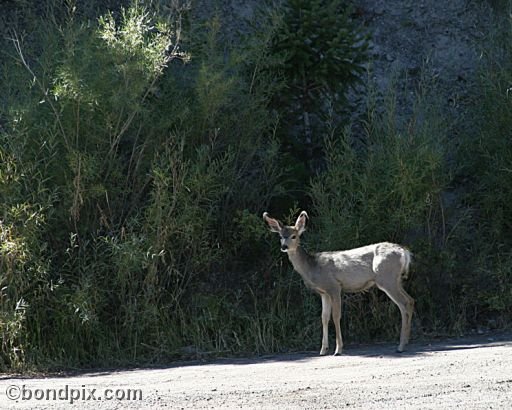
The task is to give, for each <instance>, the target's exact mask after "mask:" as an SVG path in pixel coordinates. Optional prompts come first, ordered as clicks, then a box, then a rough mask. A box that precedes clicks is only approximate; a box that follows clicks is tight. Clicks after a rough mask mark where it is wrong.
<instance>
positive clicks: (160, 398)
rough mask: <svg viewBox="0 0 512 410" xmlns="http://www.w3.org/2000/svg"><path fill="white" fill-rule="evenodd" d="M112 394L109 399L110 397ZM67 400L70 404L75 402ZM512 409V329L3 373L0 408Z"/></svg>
mask: <svg viewBox="0 0 512 410" xmlns="http://www.w3.org/2000/svg"><path fill="white" fill-rule="evenodd" d="M110 398H112V400H109V399H110ZM71 404H72V405H71ZM71 407H72V408H86V409H93V408H94V409H124V408H133V409H138V408H172V409H175V408H176V409H179V408H184V409H200V408H257V409H260V408H268V409H274V408H280V409H299V408H315V409H316V408H319V409H322V408H325V409H327V408H329V409H330V408H350V409H399V408H407V409H456V408H459V409H512V334H510V333H509V334H503V333H502V334H493V335H482V336H477V337H473V338H463V339H451V340H445V341H442V342H432V343H428V342H417V343H413V344H412V345H410V348H409V350H408V351H407V352H405V353H402V354H397V353H394V346H392V345H372V346H347V348H346V350H345V352H344V355H342V356H337V357H334V356H324V357H320V356H318V355H317V354H316V353H312V352H310V353H300V354H287V355H275V356H265V357H259V358H251V359H219V360H216V361H214V362H210V363H202V362H188V363H187V362H184V363H177V364H174V365H171V366H169V367H166V368H158V369H134V370H115V371H98V372H92V373H84V374H78V375H76V374H75V375H64V376H58V377H55V376H52V377H45V378H16V377H11V376H5V375H4V376H2V377H0V408H2V409H4V408H10V409H43V408H71Z"/></svg>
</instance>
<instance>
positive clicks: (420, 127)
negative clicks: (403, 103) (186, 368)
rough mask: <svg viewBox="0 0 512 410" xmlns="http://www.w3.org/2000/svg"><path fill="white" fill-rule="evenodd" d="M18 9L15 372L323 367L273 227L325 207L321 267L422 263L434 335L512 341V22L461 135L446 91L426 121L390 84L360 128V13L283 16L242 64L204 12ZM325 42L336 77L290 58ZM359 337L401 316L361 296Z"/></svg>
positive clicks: (0, 330) (317, 225)
mask: <svg viewBox="0 0 512 410" xmlns="http://www.w3.org/2000/svg"><path fill="white" fill-rule="evenodd" d="M84 3H85V2H84ZM21 6H23V7H21ZM324 6H326V7H324ZM331 8H332V9H331ZM0 10H1V11H2V13H1V14H2V16H3V18H4V19H5V21H4V23H5V24H3V28H2V31H3V32H2V34H3V40H2V50H3V52H2V59H1V67H0V70H1V80H0V81H1V85H2V90H3V93H2V95H1V96H0V335H1V346H0V368H1V369H2V370H24V369H27V368H39V369H44V368H59V367H69V366H80V367H89V366H100V365H107V364H120V363H125V364H127V363H132V364H133V363H154V362H162V361H166V360H171V359H173V358H176V357H184V356H185V357H187V356H189V355H193V356H195V355H198V354H205V353H204V352H210V353H218V352H222V353H223V354H226V353H229V354H234V353H252V352H269V351H285V350H288V349H304V348H311V347H316V345H317V344H318V341H319V340H320V327H319V320H318V316H319V301H318V300H317V298H316V296H315V295H312V294H310V293H309V291H308V290H306V289H305V287H304V286H303V285H302V283H301V281H300V278H299V276H298V275H297V274H295V273H294V272H292V270H291V266H290V264H289V263H288V261H287V260H286V259H285V258H283V256H282V255H281V254H280V252H279V247H278V245H277V243H275V242H274V240H273V239H275V238H273V237H272V236H271V235H270V234H269V233H268V232H267V229H266V227H265V225H264V224H263V222H262V220H261V214H262V212H263V211H264V210H269V211H275V212H274V213H275V214H276V216H279V215H281V216H282V215H283V214H285V217H286V215H287V216H288V218H290V220H291V219H292V218H293V216H296V214H297V211H298V210H299V208H304V207H305V206H306V205H305V204H307V207H308V211H309V213H310V215H311V216H312V224H311V228H310V230H309V232H308V234H307V235H306V237H305V238H306V246H307V245H308V244H309V247H310V248H314V250H327V249H336V248H340V249H341V248H350V247H355V246H358V245H363V244H367V243H370V242H377V241H381V240H391V241H395V242H398V243H402V244H405V245H407V246H409V247H410V248H411V250H412V251H413V253H414V254H415V260H416V263H415V266H414V271H413V274H412V277H411V279H410V281H409V282H408V284H407V286H408V287H409V288H410V289H411V290H410V293H411V295H413V296H414V297H415V298H416V300H417V306H416V309H417V311H416V312H417V315H416V319H415V324H414V330H413V334H414V335H416V336H419V335H422V334H425V333H431V332H454V331H464V330H467V329H471V328H473V327H476V326H492V327H503V326H506V325H508V324H509V323H510V319H511V313H512V312H511V308H510V306H512V287H511V286H510V281H511V274H512V273H511V266H512V265H511V262H512V253H511V252H510V245H511V243H510V242H511V236H510V234H509V231H510V229H509V228H510V221H511V220H512V215H511V213H512V207H511V204H512V191H511V189H512V180H511V178H512V172H511V169H512V148H511V144H510V141H511V137H512V136H511V135H510V132H511V130H512V105H511V102H510V101H511V100H510V98H511V97H510V95H512V94H511V92H510V84H512V67H511V65H510V62H511V61H512V58H511V56H512V48H511V46H510V44H512V42H511V41H510V39H511V38H512V32H511V31H510V22H508V21H507V22H505V23H502V26H503V30H502V31H501V32H500V33H499V34H500V35H499V36H498V35H497V36H496V37H494V38H493V39H492V44H493V46H492V47H487V55H486V57H485V59H484V60H483V64H482V68H481V75H480V79H481V81H480V82H479V84H478V85H477V87H475V89H474V90H473V92H472V93H473V95H474V98H475V107H474V111H473V112H469V113H467V117H466V118H465V120H466V121H467V120H468V119H470V121H471V124H469V126H466V127H464V128H463V129H464V130H469V131H464V133H462V132H461V133H456V138H455V137H453V135H454V130H456V129H458V125H459V124H458V123H457V121H459V119H453V118H449V117H447V116H445V115H443V114H442V113H441V112H442V109H441V107H440V105H439V103H438V102H437V100H436V95H435V92H436V89H435V86H434V85H432V84H428V82H425V83H423V86H422V87H421V89H420V90H418V95H417V104H416V106H415V109H414V110H413V114H412V116H411V117H410V118H407V119H405V120H404V119H400V120H398V119H397V113H396V112H395V107H396V98H395V95H394V93H395V90H394V89H391V90H390V91H389V93H388V95H386V96H378V95H374V94H373V93H372V91H371V90H372V87H371V85H370V86H369V88H368V90H367V91H368V93H369V99H368V100H369V102H368V107H367V116H366V118H365V120H364V121H362V122H361V123H360V124H356V125H355V126H353V127H351V126H349V125H348V121H347V118H346V116H344V115H343V113H344V112H345V111H346V110H347V107H348V104H349V103H348V102H347V99H346V98H344V95H345V93H346V91H347V90H348V88H349V87H350V86H351V85H353V84H355V82H356V81H360V79H361V75H362V67H363V64H364V62H365V61H366V58H367V57H366V48H367V44H366V41H367V39H366V37H365V35H363V32H362V31H361V30H360V28H359V27H358V23H357V21H354V20H353V19H352V18H351V17H350V13H349V11H350V9H349V8H347V6H346V5H345V4H344V3H343V2H340V1H334V0H333V1H327V0H323V1H315V2H302V1H296V0H293V1H292V0H290V1H285V2H283V3H280V4H279V5H276V6H275V7H274V8H273V9H272V10H271V11H269V16H268V18H267V19H265V21H266V22H265V23H264V24H262V25H260V26H259V27H257V28H254V30H256V32H255V35H254V36H248V37H247V38H243V37H241V38H240V39H239V41H238V42H234V43H233V44H232V43H231V42H228V41H226V36H224V33H223V29H224V28H223V25H222V16H218V17H214V18H209V19H207V20H202V19H201V18H199V17H197V14H194V13H193V11H194V10H190V7H189V5H188V4H187V3H186V2H159V1H156V0H155V1H153V2H145V3H144V5H142V3H138V2H135V3H129V2H120V1H111V2H106V1H99V0H98V1H95V2H87V5H84V4H82V3H81V2H80V3H74V2H72V1H68V2H65V4H64V5H62V4H61V3H60V2H52V1H47V2H38V3H37V4H32V3H30V4H29V3H27V2H24V1H21V0H13V1H7V2H3V3H2V4H1V5H0ZM326 10H327V11H330V10H337V11H339V13H338V12H336V13H335V12H328V13H325V11H326ZM302 12H304V15H305V16H307V18H306V19H304V20H303V19H301V18H298V17H297V16H298V15H300V13H302ZM297 13H299V14H297ZM308 13H309V14H308ZM320 17H321V18H320ZM312 22H316V23H315V24H316V25H315V24H313V23H312ZM334 23H336V24H338V26H335V25H334ZM297 27H299V28H300V27H302V28H304V31H303V32H301V31H300V30H298V29H297ZM340 27H341V28H340ZM306 28H307V29H308V30H312V33H313V35H312V36H310V35H309V34H307V33H309V31H308V30H306ZM335 29H336V30H338V31H337V34H336V35H335V36H334V34H333V31H336V30H335ZM315 30H316V31H315ZM304 33H306V34H304ZM315 33H317V34H318V36H320V37H318V38H323V37H322V36H327V37H330V36H333V39H334V40H333V41H332V42H331V43H329V44H328V45H327V48H326V50H325V54H324V52H323V51H322V52H321V53H320V54H321V55H322V56H324V57H322V58H325V59H326V60H325V65H324V64H323V63H322V64H318V61H316V60H314V58H313V57H314V56H315V55H316V56H317V57H318V55H319V54H318V53H319V49H317V48H315V47H313V46H311V47H310V48H309V49H306V51H308V50H309V51H308V52H309V53H310V54H309V55H310V57H311V61H310V60H309V59H307V58H305V57H304V56H303V55H302V54H300V53H298V54H296V55H295V57H294V54H293V51H294V50H295V51H297V52H298V51H300V52H304V50H303V48H302V47H301V46H300V45H299V44H298V43H297V42H300V41H304V39H306V40H308V39H309V40H311V41H312V44H314V42H315V39H316V38H317V37H315V36H316V35H317V34H315ZM292 34H294V35H296V36H297V37H296V38H295V37H293V36H292ZM299 34H301V35H304V36H305V37H304V38H301V37H300V36H299ZM309 40H308V41H309ZM291 43H293V44H291ZM295 43H297V44H295ZM322 43H323V42H322ZM294 44H295V45H294ZM340 59H341V60H340ZM339 61H348V62H349V63H347V64H346V65H340V64H338V63H339ZM333 67H335V70H334V69H333ZM315 70H318V71H315ZM333 70H334V71H333ZM333 72H335V74H336V76H335V77H331V75H332V73H333ZM299 74H300V75H299ZM306 74H307V75H306ZM297 75H299V76H298V77H297ZM304 78H307V81H306V83H303V82H302V83H301V81H299V80H301V79H304ZM331 78H336V83H335V84H334V83H330V81H331V80H330V79H331ZM303 87H305V88H303ZM322 101H325V106H323V105H322ZM477 103H478V104H477ZM314 107H316V108H315V109H313V108H314ZM315 110H316V111H315ZM305 113H307V114H312V117H311V118H312V119H313V120H312V121H311V122H310V123H309V124H306V123H305V122H304V120H305ZM308 127H309V128H308ZM298 130H299V131H298ZM300 130H301V131H300ZM308 138H309V140H308ZM312 138H313V139H312ZM308 144H309V145H308ZM293 147H295V148H293ZM343 326H344V327H345V332H344V334H345V335H346V337H347V340H348V341H360V340H366V341H368V340H372V339H395V338H396V337H397V335H398V326H399V319H398V310H397V309H396V307H395V306H394V305H393V304H392V303H389V302H388V301H386V298H385V296H383V295H381V294H380V293H378V292H374V291H372V292H369V293H367V294H363V295H346V297H345V317H344V319H343Z"/></svg>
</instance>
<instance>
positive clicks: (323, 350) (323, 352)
mask: <svg viewBox="0 0 512 410" xmlns="http://www.w3.org/2000/svg"><path fill="white" fill-rule="evenodd" d="M326 354H327V347H322V349H321V350H320V356H325V355H326Z"/></svg>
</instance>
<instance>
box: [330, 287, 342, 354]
mask: <svg viewBox="0 0 512 410" xmlns="http://www.w3.org/2000/svg"><path fill="white" fill-rule="evenodd" d="M331 299H332V321H333V322H334V328H335V329H336V350H335V352H334V355H335V356H338V355H340V354H341V352H342V350H343V339H342V337H341V325H340V321H341V295H340V291H339V290H338V291H336V293H335V294H333V295H332V296H331Z"/></svg>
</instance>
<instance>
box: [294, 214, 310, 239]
mask: <svg viewBox="0 0 512 410" xmlns="http://www.w3.org/2000/svg"><path fill="white" fill-rule="evenodd" d="M307 219H309V216H308V213H307V212H306V211H302V212H301V213H300V215H299V217H298V218H297V221H296V222H295V229H297V231H298V232H299V235H302V233H303V232H304V231H305V230H306V220H307Z"/></svg>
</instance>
